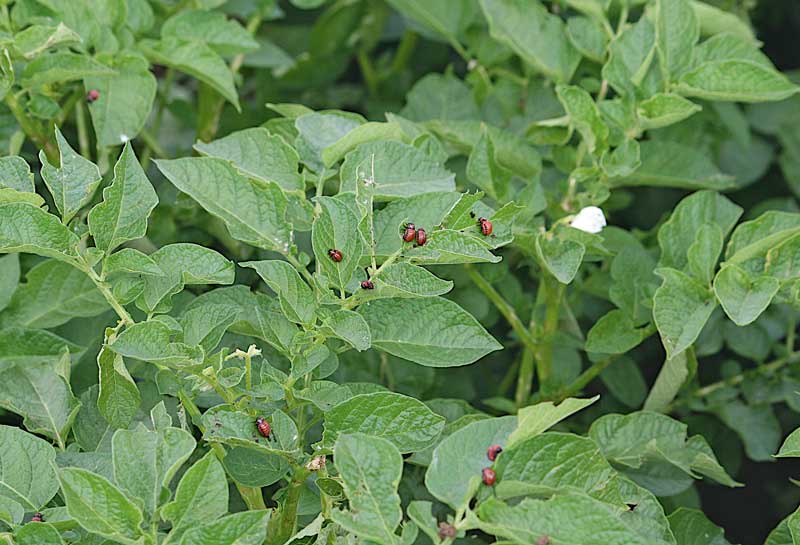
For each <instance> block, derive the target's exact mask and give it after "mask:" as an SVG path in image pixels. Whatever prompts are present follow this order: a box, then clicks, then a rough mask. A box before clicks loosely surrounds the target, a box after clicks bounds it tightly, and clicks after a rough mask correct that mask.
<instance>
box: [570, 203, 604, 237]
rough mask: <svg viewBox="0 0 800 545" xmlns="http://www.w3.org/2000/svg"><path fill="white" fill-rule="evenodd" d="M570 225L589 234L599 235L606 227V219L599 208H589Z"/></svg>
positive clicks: (583, 210) (584, 209)
mask: <svg viewBox="0 0 800 545" xmlns="http://www.w3.org/2000/svg"><path fill="white" fill-rule="evenodd" d="M569 225H570V227H574V228H575V229H580V230H581V231H586V232H587V233H599V232H600V231H602V230H603V227H605V226H606V217H605V216H604V215H603V211H602V210H600V209H599V208H598V207H596V206H587V207H586V208H583V209H582V210H581V211H580V212H578V214H577V215H576V216H575V217H574V218H572V221H571V222H569Z"/></svg>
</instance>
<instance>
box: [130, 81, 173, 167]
mask: <svg viewBox="0 0 800 545" xmlns="http://www.w3.org/2000/svg"><path fill="white" fill-rule="evenodd" d="M173 81H175V69H174V68H167V72H166V73H165V74H164V83H163V84H162V86H161V87H162V89H161V92H160V93H159V95H158V107H157V108H156V115H155V118H154V119H153V126H152V127H151V130H152V133H147V135H145V134H144V133H145V131H144V130H142V131H140V132H139V137H140V138H142V140H143V141H144V142H145V144H146V145H147V149H145V150H144V153H142V159H141V161H140V163H141V164H142V168H143V169H146V168H147V165H148V164H149V163H150V157H151V156H152V155H153V153H155V150H154V149H153V148H152V147H151V145H150V144H151V143H152V142H149V141H148V140H147V138H148V137H150V135H151V134H158V132H159V131H160V130H161V121H162V119H163V118H164V110H165V109H166V107H167V104H168V103H169V95H170V93H171V91H172V83H173ZM151 139H152V140H154V138H152V137H151ZM159 147H160V146H159Z"/></svg>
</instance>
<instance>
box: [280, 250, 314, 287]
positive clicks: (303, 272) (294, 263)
mask: <svg viewBox="0 0 800 545" xmlns="http://www.w3.org/2000/svg"><path fill="white" fill-rule="evenodd" d="M285 257H286V261H288V262H289V263H290V264H291V265H292V266H293V267H294V268H295V269H297V271H298V272H299V273H300V274H301V275H302V276H303V278H305V279H306V281H307V282H308V283H309V284H311V287H312V288H313V287H314V278H313V277H312V276H311V273H310V272H308V269H306V268H305V267H304V266H303V264H302V263H300V262H299V261H298V260H297V258H296V257H295V256H293V255H292V254H288V253H287V254H286V255H285Z"/></svg>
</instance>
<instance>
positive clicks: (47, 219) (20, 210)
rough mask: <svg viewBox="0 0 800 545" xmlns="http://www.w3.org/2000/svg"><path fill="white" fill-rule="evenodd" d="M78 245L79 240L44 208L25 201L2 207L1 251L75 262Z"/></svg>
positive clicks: (0, 212)
mask: <svg viewBox="0 0 800 545" xmlns="http://www.w3.org/2000/svg"><path fill="white" fill-rule="evenodd" d="M77 245H78V237H77V236H75V234H74V233H72V232H71V231H70V230H68V229H67V228H66V227H64V225H62V224H61V222H60V221H58V218H57V217H55V216H54V215H52V214H48V213H47V212H45V211H44V210H42V209H41V208H37V207H35V206H32V205H30V204H28V203H21V202H20V203H10V204H3V205H0V252H2V253H9V252H28V253H32V254H38V255H41V256H45V257H54V258H56V259H61V260H63V261H74V260H75V258H76V257H77V250H76V246H77Z"/></svg>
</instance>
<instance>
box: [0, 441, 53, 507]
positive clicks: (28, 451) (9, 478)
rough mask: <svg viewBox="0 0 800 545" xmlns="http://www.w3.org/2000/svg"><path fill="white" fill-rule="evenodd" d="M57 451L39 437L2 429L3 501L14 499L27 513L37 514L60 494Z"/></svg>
mask: <svg viewBox="0 0 800 545" xmlns="http://www.w3.org/2000/svg"><path fill="white" fill-rule="evenodd" d="M55 462H56V451H55V449H53V447H52V446H51V445H50V444H49V443H47V441H44V440H43V439H39V438H38V437H36V436H34V435H31V434H30V433H26V432H24V431H23V430H21V429H19V428H15V427H11V426H0V501H2V498H8V499H10V500H13V501H14V502H16V503H17V504H19V505H21V506H22V507H23V508H24V509H25V511H37V510H39V509H41V508H42V507H44V506H45V504H47V502H49V501H50V500H51V499H52V498H53V496H55V495H56V492H58V479H57V477H56V465H55Z"/></svg>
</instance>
